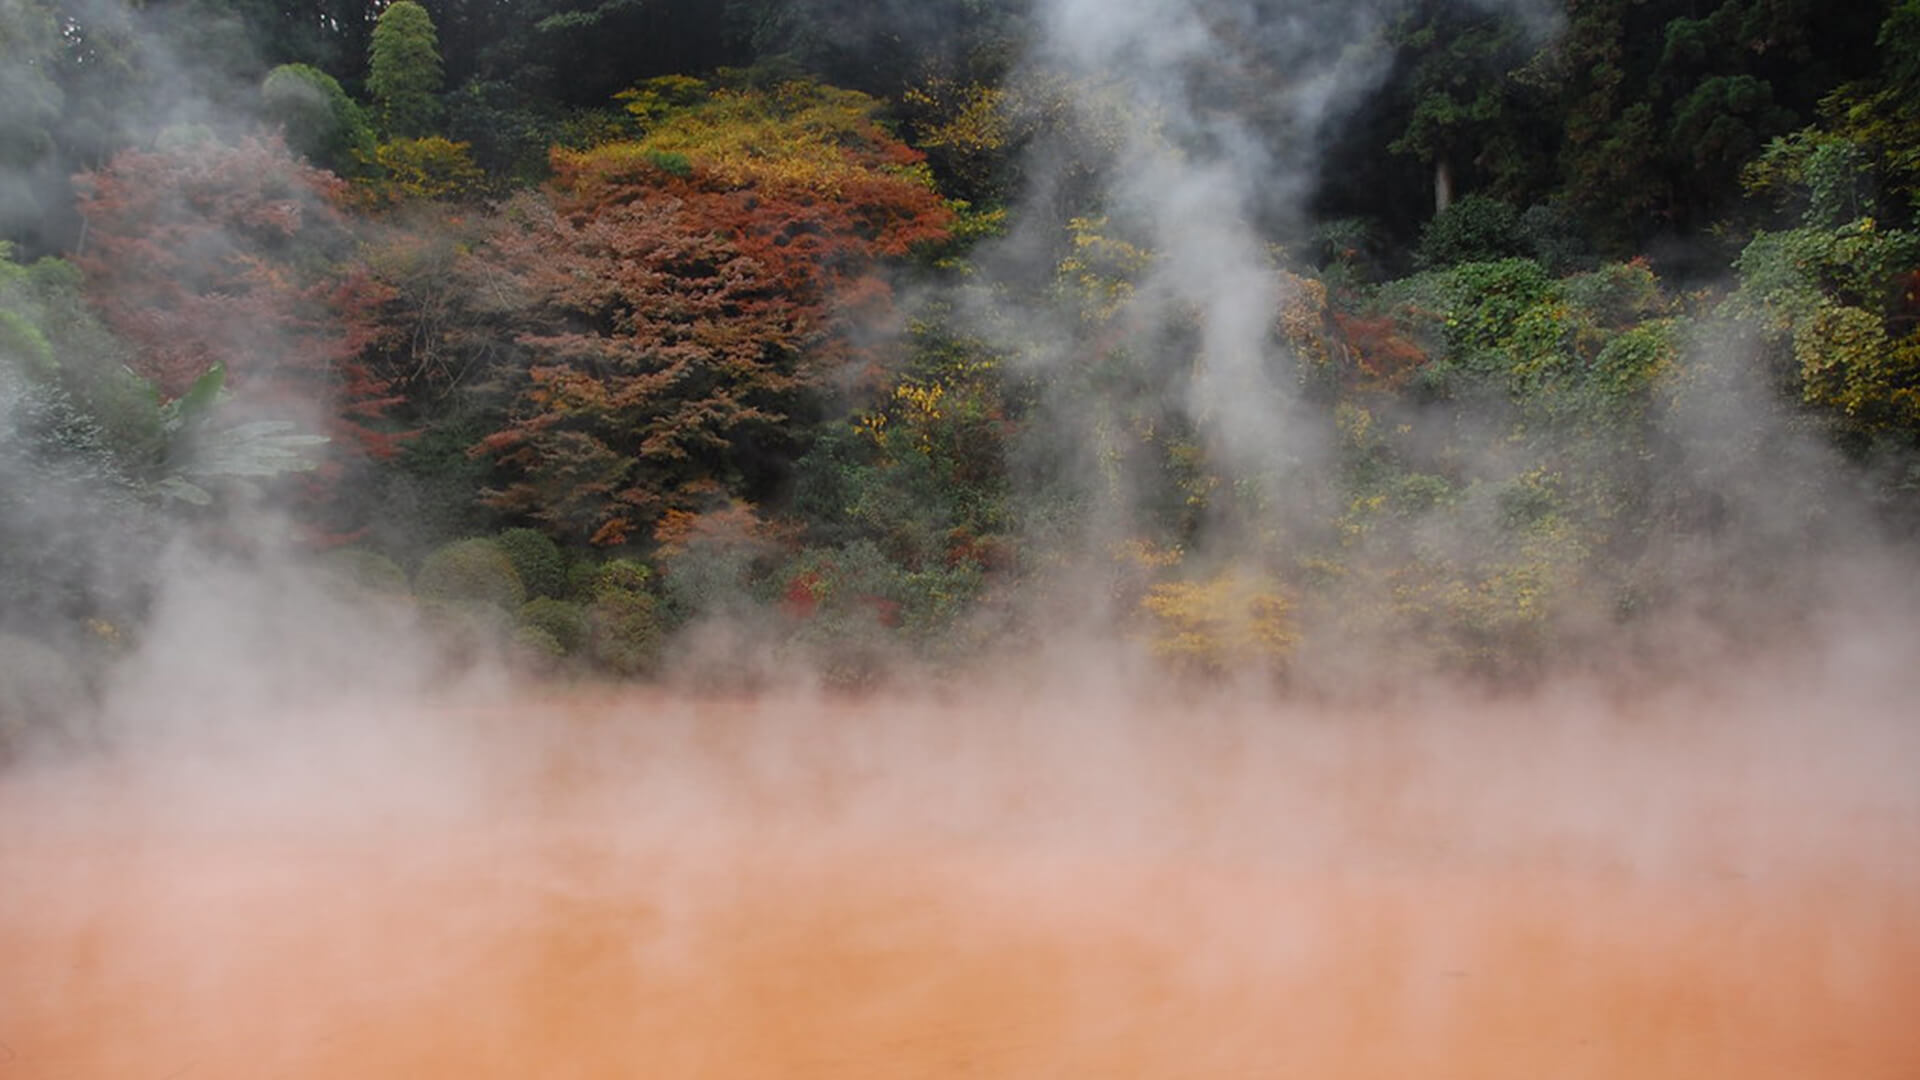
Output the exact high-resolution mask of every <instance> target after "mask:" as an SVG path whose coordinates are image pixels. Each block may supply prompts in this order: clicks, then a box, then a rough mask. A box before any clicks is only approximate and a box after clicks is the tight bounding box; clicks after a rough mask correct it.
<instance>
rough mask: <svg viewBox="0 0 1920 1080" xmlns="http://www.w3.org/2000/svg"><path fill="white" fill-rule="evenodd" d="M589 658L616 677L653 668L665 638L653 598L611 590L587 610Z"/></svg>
mask: <svg viewBox="0 0 1920 1080" xmlns="http://www.w3.org/2000/svg"><path fill="white" fill-rule="evenodd" d="M586 614H587V657H588V659H590V660H592V661H593V663H594V664H595V665H596V666H597V667H600V668H602V669H603V670H605V671H607V672H610V673H612V674H615V675H642V674H645V673H647V672H649V671H651V670H652V669H653V666H654V662H655V661H656V660H657V659H658V658H659V655H660V644H661V640H662V638H663V637H664V636H665V635H664V634H663V632H662V630H661V627H660V618H659V614H658V612H657V611H656V605H655V603H654V599H653V597H652V596H651V595H649V594H647V593H644V592H637V591H632V590H618V589H610V590H608V591H607V592H606V593H605V594H604V595H602V596H600V597H599V598H598V599H596V600H594V602H593V603H592V604H590V605H588V607H587V613H586Z"/></svg>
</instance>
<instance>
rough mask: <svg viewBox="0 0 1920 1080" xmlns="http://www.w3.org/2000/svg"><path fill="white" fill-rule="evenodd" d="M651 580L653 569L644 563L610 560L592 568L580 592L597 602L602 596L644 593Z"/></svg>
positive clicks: (635, 560) (634, 560)
mask: <svg viewBox="0 0 1920 1080" xmlns="http://www.w3.org/2000/svg"><path fill="white" fill-rule="evenodd" d="M652 580H653V568H652V567H650V566H648V565H647V564H646V563H643V562H641V561H639V560H638V559H612V560H609V561H607V562H605V563H602V564H601V565H599V566H597V567H594V568H592V570H591V572H590V573H588V575H587V577H586V585H585V588H584V589H582V590H580V591H582V592H584V593H585V594H586V596H587V597H588V598H589V599H595V600H597V599H599V598H600V597H603V596H614V595H619V594H621V593H637V592H645V591H647V583H648V582H650V581H652Z"/></svg>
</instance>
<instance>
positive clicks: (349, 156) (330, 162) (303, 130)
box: [260, 64, 375, 177]
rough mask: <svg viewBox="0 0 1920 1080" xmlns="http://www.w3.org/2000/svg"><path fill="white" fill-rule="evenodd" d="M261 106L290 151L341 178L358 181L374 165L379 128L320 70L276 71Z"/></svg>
mask: <svg viewBox="0 0 1920 1080" xmlns="http://www.w3.org/2000/svg"><path fill="white" fill-rule="evenodd" d="M260 104H261V107H262V109H263V110H264V111H265V113H266V116H267V119H268V120H269V121H270V122H272V123H274V124H277V125H278V126H279V128H280V130H281V133H282V134H283V135H284V136H285V138H286V140H287V145H288V146H290V147H292V148H293V149H294V150H295V151H297V152H298V153H299V154H300V155H301V156H302V157H304V158H306V159H307V160H308V161H310V162H312V163H313V164H315V165H317V166H319V167H320V168H322V169H326V170H327V171H329V172H331V173H333V174H334V175H336V176H345V177H352V176H356V175H358V174H360V173H362V172H364V171H365V170H366V168H367V166H368V165H369V164H370V163H371V162H372V161H373V160H374V154H375V151H374V141H373V126H372V125H371V124H369V123H368V122H367V116H366V113H365V111H364V110H362V109H361V108H360V106H359V104H358V103H357V102H355V101H354V100H353V99H352V98H350V97H348V96H347V92H346V91H345V90H343V89H341V88H340V83H339V82H338V81H337V80H336V79H334V77H333V76H331V75H329V74H327V73H326V72H324V71H321V70H319V69H318V68H314V67H310V66H308V65H306V64H282V65H280V66H279V67H277V68H274V69H273V70H272V71H271V72H269V73H268V74H267V78H266V81H265V82H263V83H261V85H260Z"/></svg>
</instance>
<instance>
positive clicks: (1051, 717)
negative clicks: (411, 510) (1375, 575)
mask: <svg viewBox="0 0 1920 1080" xmlns="http://www.w3.org/2000/svg"><path fill="white" fill-rule="evenodd" d="M1553 711H1554V710H1552V709H1546V708H1545V707H1540V706H1535V707H1531V708H1520V707H1514V708H1513V709H1512V710H1511V712H1510V714H1508V715H1497V716H1493V717H1491V718H1489V717H1487V716H1484V715H1474V716H1452V717H1443V718H1440V719H1436V720H1434V721H1433V722H1426V721H1422V720H1415V721H1405V722H1401V721H1394V722H1366V721H1356V720H1354V719H1353V718H1351V717H1349V718H1345V719H1342V718H1329V717H1320V716H1311V715H1304V714H1291V713H1286V712H1283V711H1275V710H1260V709H1244V710H1237V711H1234V712H1233V713H1232V715H1230V716H1227V715H1215V714H1211V713H1208V714H1204V715H1198V716H1196V715H1188V714H1183V713H1182V711H1181V710H1179V709H1174V710H1171V711H1156V710H1151V709H1133V710H1112V709H1106V710H1087V711H1085V712H1083V713H1075V712H1074V711H1073V710H1072V709H1059V708H1056V709H1041V708H1039V707H1038V706H1024V707H1021V708H1019V709H1013V710H1005V711H1001V712H997V713H993V714H992V715H988V714H986V713H984V712H983V711H981V710H965V709H957V708H951V707H948V708H932V707H927V708H911V709H910V708H906V707H896V708H890V707H888V706H884V705H879V704H868V705H863V706H860V707H857V708H855V707H832V706H826V705H812V706H791V707H773V706H764V705H763V706H743V705H737V704H736V705H729V706H721V705H710V704H709V705H695V704H689V703H684V702H670V701H661V700H656V699H632V700H627V701H601V702H592V703H573V704H569V705H564V706H562V705H553V704H548V705H544V706H541V707H539V708H537V709H536V708H531V707H529V708H526V709H513V710H505V709H503V710H497V711H496V712H494V713H492V714H489V715H478V714H473V715H469V714H464V713H457V712H443V713H440V714H435V715H433V716H432V717H430V718H428V719H426V720H422V719H421V718H420V717H418V716H402V717H397V718H396V717H385V718H381V719H380V721H379V722H378V723H377V724H372V725H367V724H359V725H343V726H342V727H341V728H339V729H338V730H349V729H350V732H351V733H349V734H341V735H338V736H337V737H333V738H328V739H306V740H301V739H294V740H291V741H290V742H289V743H287V744H286V745H281V746H279V747H278V748H277V749H274V750H271V751H269V750H265V749H262V748H261V747H260V746H257V745H253V744H250V743H249V744H244V745H242V744H240V743H235V742H231V741H228V742H222V741H221V740H219V739H213V740H208V741H205V742H200V741H188V742H187V743H182V744H179V745H173V746H159V747H156V748H155V749H153V750H152V751H151V752H146V751H142V752H141V753H139V754H135V755H132V756H130V757H128V758H126V759H123V760H121V761H118V762H116V763H114V764H112V765H109V766H88V767H86V768H84V769H72V768H69V769H64V770H58V771H56V770H46V771H41V772H36V773H32V774H28V775H24V776H20V777H16V778H14V779H13V780H11V781H9V782H7V783H5V784H0V821H4V822H5V826H4V830H0V972H3V973H4V974H3V975H0V1078H5V1080H12V1078H14V1077H19V1078H22V1080H26V1078H32V1080H42V1078H46V1080H52V1078H91V1077H100V1078H114V1080H127V1078H135V1080H137V1078H154V1080H163V1078H195V1080H203V1078H216V1077H233V1078H247V1080H267V1078H288V1080H293V1078H322V1077H324V1078H341V1077H411V1078H428V1077H436V1078H437V1077H448V1078H453V1077H459V1078H470V1077H496V1076H497V1077H515V1078H519V1077H555V1078H558V1077H628V1076H646V1077H676V1078H677V1077H711V1078H749V1077H752V1078H765V1077H796V1078H800V1077H821V1078H828V1077H833V1078H848V1077H886V1078H895V1077H1026V1076H1035V1077H1041V1076H1044V1077H1064V1076H1091V1077H1196V1078H1198V1077H1311V1078H1327V1080H1340V1078H1360V1077H1379V1078H1389V1077H1391V1078H1396V1080H1400V1078H1405V1077H1473V1078H1501V1077H1512V1078H1516V1080H1519V1078H1527V1080H1536V1078H1539V1077H1556V1078H1564V1077H1593V1078H1624V1077H1631V1078H1635V1080H1654V1078H1662V1077H1674V1078H1682V1077H1684V1078H1688V1080H1698V1078H1702V1077H1740V1078H1742V1080H1756V1078H1766V1077H1779V1078H1783V1080H1784V1078H1793V1080H1804V1078H1809V1077H1845V1078H1884V1080H1913V1078H1915V1077H1920V1020H1917V1019H1916V1018H1920V887H1917V886H1920V874H1917V873H1916V866H1915V856H1914V854H1913V853H1914V852H1916V851H1920V843H1916V842H1917V841H1920V828H1917V827H1916V820H1915V817H1914V815H1913V813H1912V809H1913V805H1914V804H1913V802H1912V801H1903V797H1902V795H1901V793H1900V786H1899V782H1898V781H1897V779H1895V775H1896V773H1898V772H1899V770H1900V769H1902V768H1904V767H1906V766H1907V765H1910V764H1911V760H1910V759H1908V760H1905V761H1902V760H1901V759H1899V758H1898V753H1899V752H1902V751H1900V747H1901V746H1904V745H1906V744H1895V745H1892V746H1891V748H1890V747H1889V746H1884V745H1875V744H1873V739H1875V738H1877V735H1876V734H1875V733H1873V732H1872V731H1871V729H1868V730H1867V733H1866V734H1864V735H1860V736H1859V737H1858V738H1857V739H1855V740H1854V744H1852V745H1854V747H1855V750H1858V751H1860V752H1857V753H1856V752H1854V751H1844V750H1836V751H1833V752H1831V753H1809V752H1807V748H1806V747H1805V746H1804V745H1798V744H1794V743H1793V742H1792V738H1791V736H1792V728H1791V726H1790V725H1789V726H1787V727H1786V728H1783V729H1781V730H1784V731H1785V732H1786V734H1767V735H1766V737H1765V738H1759V737H1757V736H1756V737H1755V739H1754V741H1752V742H1749V741H1746V740H1745V739H1744V738H1742V739H1729V738H1727V737H1725V736H1723V735H1720V734H1716V733H1712V731H1715V730H1717V729H1708V733H1704V734H1703V733H1701V732H1700V731H1698V730H1696V731H1695V733H1694V734H1692V735H1687V736H1677V735H1673V734H1671V733H1670V730H1669V729H1670V728H1671V727H1672V726H1682V727H1684V726H1685V724H1684V722H1683V721H1680V720H1674V719H1673V718H1671V717H1667V718H1662V717H1654V718H1653V719H1651V720H1644V721H1643V720H1638V719H1635V720H1622V719H1620V718H1618V717H1613V716H1610V715H1604V714H1602V713H1601V712H1599V711H1597V710H1594V711H1591V713H1590V714H1588V715H1585V716H1584V718H1576V719H1575V720H1571V721H1567V722H1566V723H1564V724H1563V723H1559V722H1558V721H1554V722H1547V721H1543V720H1542V719H1541V717H1542V716H1543V715H1544V714H1545V713H1551V712H1553ZM1662 724H1666V725H1668V726H1667V727H1666V728H1662V727H1660V725H1662ZM1656 730H1657V731H1660V732H1662V733H1660V734H1653V733H1652V732H1654V731H1656ZM1768 730H1770V731H1771V730H1772V729H1768ZM531 731H538V732H541V734H540V735H538V736H537V737H535V736H530V735H529V734H528V732H531ZM1839 741H1840V742H1842V743H1845V742H1846V739H1845V738H1841V739H1840V740H1839ZM189 746H191V747H192V749H188V748H187V747H189ZM1789 751H1791V752H1789ZM1916 783H1920V781H1916Z"/></svg>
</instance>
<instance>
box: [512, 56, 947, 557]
mask: <svg viewBox="0 0 1920 1080" xmlns="http://www.w3.org/2000/svg"><path fill="white" fill-rule="evenodd" d="M626 99H627V100H628V102H629V106H630V108H631V109H632V110H633V112H634V113H635V115H636V116H637V117H639V119H640V121H641V123H642V124H643V125H644V126H645V129H646V130H645V134H644V135H643V136H642V137H641V138H639V139H638V140H634V141H627V142H617V143H611V144H607V145H603V146H600V147H597V148H594V149H591V150H586V151H567V150H560V151H556V152H555V154H554V160H553V165H554V173H555V176H554V180H553V182H552V184H551V185H550V186H549V188H548V190H547V191H546V192H545V195H544V198H523V199H521V200H519V201H518V202H516V203H514V204H512V205H510V206H509V207H508V209H507V212H506V213H504V214H503V215H502V216H501V223H500V227H499V230H498V232H497V233H496V234H495V236H494V237H493V239H492V241H491V243H490V244H489V245H488V246H487V248H486V250H485V251H483V252H482V253H481V257H482V258H486V259H489V260H492V261H493V262H494V263H495V264H496V265H497V266H498V267H500V268H501V269H502V271H503V272H504V273H505V274H506V275H507V276H508V277H509V279H510V281H511V284H512V290H511V291H512V294H513V295H514V296H515V298H516V302H517V304H518V305H519V308H520V310H519V311H518V312H517V313H516V321H517V322H518V323H519V325H520V326H522V327H523V332H522V334H521V336H520V341H521V343H522V344H523V345H524V346H526V347H527V349H528V351H529V356H530V361H529V365H528V368H527V371H526V373H525V378H524V382H523V384H522V387H521V389H520V391H519V393H518V397H517V400H516V402H515V406H514V410H513V415H512V418H511V422H510V423H509V424H508V425H507V426H506V427H505V428H503V429H502V430H500V431H498V432H496V433H495V434H493V435H492V436H490V437H489V438H488V439H487V440H486V441H485V443H484V444H483V449H484V451H485V452H488V453H490V454H492V455H494V457H495V459H496V460H497V461H498V462H499V463H500V464H501V465H502V466H503V467H504V469H505V470H506V472H507V473H508V475H509V477H510V480H509V482H508V483H507V484H506V485H505V486H504V487H502V488H500V489H498V490H497V491H495V492H493V493H492V496H491V498H492V500H493V502H494V504H495V505H496V506H497V507H499V508H501V509H504V510H507V511H509V512H512V513H516V514H521V515H524V516H527V517H530V518H533V519H535V520H539V521H542V522H543V523H545V524H546V525H547V527H548V528H549V529H550V530H551V531H553V532H555V533H556V534H558V535H560V536H562V537H568V538H574V539H584V540H591V541H592V542H594V543H598V544H606V545H612V544H620V543H625V542H628V541H629V540H639V539H642V538H644V537H645V535H646V531H647V530H649V529H651V527H652V526H653V525H654V523H656V522H657V521H658V520H659V519H660V518H661V517H662V516H663V515H665V514H666V513H668V512H669V511H675V510H694V509H699V508H702V507H704V506H707V505H710V504H711V503H712V502H713V501H714V500H716V499H720V498H722V497H727V496H743V497H746V498H749V499H753V498H757V497H759V496H760V495H762V494H763V493H764V492H765V491H766V490H767V489H769V488H770V487H771V486H772V485H773V484H775V483H776V482H777V481H778V479H779V477H780V476H781V475H782V474H783V473H784V471H785V470H786V468H787V465H788V463H789V461H790V460H791V457H792V455H793V453H794V451H795V448H796V445H797V444H796V441H795V433H794V430H793V423H792V422H793V421H794V419H795V418H796V416H797V415H799V414H800V413H802V412H803V411H804V410H806V409H807V408H808V402H809V398H810V395H811V394H812V392H813V391H814V390H815V389H816V388H817V387H818V386H819V385H820V384H821V382H822V380H823V379H824V378H825V377H826V376H827V375H828V374H829V373H830V372H834V371H839V370H844V369H846V368H847V367H849V366H855V367H859V366H867V365H872V364H874V363H875V362H876V358H875V357H874V356H873V355H871V354H868V353H866V352H864V351H863V349H862V348H861V347H859V346H857V345H856V344H855V342H856V340H857V336H856V335H855V334H853V333H850V332H849V331H850V329H851V328H853V327H855V326H858V325H862V324H865V323H867V322H869V321H870V320H872V319H873V318H875V317H876V316H877V315H880V314H882V313H884V312H885V311H886V309H887V308H888V306H889V303H890V297H891V292H890V289H889V288H888V286H887V284H886V282H885V279H884V277H883V274H884V272H885V270H886V268H887V264H888V263H890V262H894V261H897V260H900V259H901V258H903V257H905V256H907V255H909V254H910V253H912V252H913V251H914V250H915V249H916V248H917V247H919V246H920V245H924V244H931V243H936V242H938V241H940V240H942V239H944V238H945V236H946V229H947V225H948V222H949V220H950V216H951V215H950V213H949V211H948V209H947V207H946V204H945V203H944V202H943V201H942V199H941V198H940V196H939V194H938V193H937V192H936V191H935V190H934V189H933V185H932V182H931V180H930V179H929V177H928V174H927V172H926V169H925V167H924V165H923V164H922V163H921V161H920V158H919V155H918V154H917V153H915V152H914V151H913V150H911V149H910V148H908V147H907V146H905V145H904V144H902V143H901V142H899V141H898V140H897V139H895V138H893V137H892V136H891V135H890V134H889V133H888V132H887V131H886V130H885V128H883V127H882V126H881V125H880V124H879V122H878V121H877V120H876V118H875V117H876V112H877V109H878V103H877V102H876V101H874V100H873V99H871V98H868V97H866V96H864V95H861V94H856V93H852V92H850V91H843V90H836V89H832V88H829V87H823V86H820V85H818V84H814V83H806V82H796V83H788V84H785V85H783V86H780V87H777V88H774V89H771V90H755V89H712V88H709V87H707V86H705V85H704V84H700V83H697V82H694V81H693V80H687V79H672V80H659V81H656V83H654V84H648V85H647V86H643V87H640V88H638V89H636V90H635V91H634V92H633V93H631V94H628V95H626Z"/></svg>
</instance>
